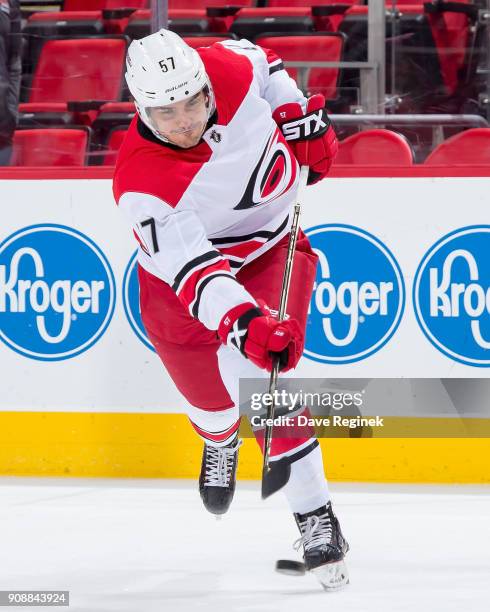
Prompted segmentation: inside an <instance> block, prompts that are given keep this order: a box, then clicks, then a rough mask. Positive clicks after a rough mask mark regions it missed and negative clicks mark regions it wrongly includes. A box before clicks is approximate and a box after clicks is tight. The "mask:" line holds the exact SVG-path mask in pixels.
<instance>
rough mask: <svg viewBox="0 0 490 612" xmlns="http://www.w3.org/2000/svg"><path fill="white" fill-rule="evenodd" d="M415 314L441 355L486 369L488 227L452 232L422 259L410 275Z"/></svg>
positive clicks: (489, 337)
mask: <svg viewBox="0 0 490 612" xmlns="http://www.w3.org/2000/svg"><path fill="white" fill-rule="evenodd" d="M413 302H414V305H415V314H416V316H417V320H418V322H419V325H420V327H421V328H422V330H423V332H424V334H425V335H426V336H427V338H428V339H429V340H430V341H431V342H432V344H433V345H434V346H435V347H436V348H437V349H439V350H440V351H441V352H442V353H444V354H445V355H447V356H448V357H450V358H451V359H454V360H455V361H459V362H460V363H464V364H466V365H471V366H479V367H489V366H490V226H489V225H480V226H471V227H464V228H462V229H458V230H456V231H454V232H451V233H450V234H447V235H446V236H444V237H443V238H441V239H440V240H439V241H438V242H436V244H435V245H434V246H433V247H432V248H431V249H429V251H428V252H427V253H426V254H425V255H424V258H423V259H422V262H421V263H420V265H419V267H418V269H417V273H416V275H415V283H414V289H413Z"/></svg>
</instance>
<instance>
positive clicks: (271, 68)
mask: <svg viewBox="0 0 490 612" xmlns="http://www.w3.org/2000/svg"><path fill="white" fill-rule="evenodd" d="M279 70H284V64H283V63H282V62H279V63H278V64H274V66H269V76H270V75H271V74H274V72H279Z"/></svg>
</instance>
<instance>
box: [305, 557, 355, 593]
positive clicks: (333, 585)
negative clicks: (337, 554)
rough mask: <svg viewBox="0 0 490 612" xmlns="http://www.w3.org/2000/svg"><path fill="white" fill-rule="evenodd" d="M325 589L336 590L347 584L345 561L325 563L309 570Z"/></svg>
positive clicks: (347, 575) (347, 576)
mask: <svg viewBox="0 0 490 612" xmlns="http://www.w3.org/2000/svg"><path fill="white" fill-rule="evenodd" d="M311 571H312V572H313V574H315V576H316V578H317V579H318V581H319V582H320V584H321V585H322V587H323V588H324V589H325V590H326V591H338V590H339V589H342V588H344V587H345V586H346V585H347V584H349V574H348V573H347V566H346V564H345V561H343V560H342V561H336V562H335V563H326V564H325V565H320V567H315V568H314V569H312V570H311Z"/></svg>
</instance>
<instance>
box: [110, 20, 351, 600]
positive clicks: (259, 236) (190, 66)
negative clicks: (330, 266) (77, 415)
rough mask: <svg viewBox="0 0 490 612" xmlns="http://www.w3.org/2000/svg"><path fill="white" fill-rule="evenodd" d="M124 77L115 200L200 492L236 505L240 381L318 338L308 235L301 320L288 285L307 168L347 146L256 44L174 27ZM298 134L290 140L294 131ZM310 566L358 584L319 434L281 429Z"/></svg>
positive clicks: (279, 449) (297, 280)
mask: <svg viewBox="0 0 490 612" xmlns="http://www.w3.org/2000/svg"><path fill="white" fill-rule="evenodd" d="M126 80H127V83H128V86H129V90H130V92H131V94H132V96H133V97H134V100H135V104H136V109H137V115H136V116H135V118H134V120H133V122H132V124H131V126H130V128H129V131H128V134H127V136H126V139H125V141H124V143H123V145H122V147H121V150H120V153H119V157H118V161H117V165H116V171H115V176H114V196H115V199H116V201H117V203H118V205H119V208H120V209H121V210H122V211H123V212H124V213H125V215H126V216H127V218H128V219H129V222H130V224H131V226H132V229H133V232H134V235H135V237H136V240H137V241H138V245H139V254H138V262H139V266H138V275H139V285H140V302H141V315H142V320H143V323H144V325H145V329H146V331H147V333H148V336H149V338H150V340H151V342H152V344H153V346H154V347H155V350H156V351H157V353H158V355H159V356H160V358H161V360H162V362H163V364H164V366H165V368H166V369H167V371H168V373H169V374H170V376H171V377H172V379H173V381H174V382H175V384H176V386H177V388H178V389H179V390H180V392H181V393H182V394H183V395H184V396H185V397H186V399H187V400H188V402H189V410H188V414H189V418H190V420H191V423H192V425H193V427H194V429H195V430H196V432H197V433H198V434H199V435H200V436H201V437H202V438H203V439H204V443H205V445H204V451H203V459H202V467H201V475H200V480H199V487H200V493H201V497H202V500H203V502H204V505H205V507H206V508H207V509H208V510H209V511H210V512H212V513H215V514H222V513H224V512H226V510H227V509H228V507H229V505H230V503H231V500H232V497H233V493H234V489H235V477H236V466H237V459H238V449H239V445H240V441H239V440H238V428H239V423H240V419H239V414H238V405H239V402H238V382H239V379H240V377H252V378H254V377H255V378H257V377H259V376H264V375H265V376H266V375H267V372H268V371H270V370H271V367H272V360H273V357H274V356H275V355H278V356H279V358H280V364H281V371H282V372H286V371H288V370H292V369H294V367H295V366H296V365H297V363H298V361H299V359H300V357H301V354H302V351H303V343H304V334H305V327H306V320H307V312H308V305H309V301H310V298H311V293H312V289H313V283H314V280H315V272H316V263H317V258H316V255H315V254H314V253H313V251H312V250H311V248H310V245H309V242H308V240H307V238H306V236H305V235H304V234H302V233H301V232H300V236H299V238H298V242H297V247H296V252H295V262H294V267H293V277H292V282H291V288H290V294H289V301H288V317H287V318H286V320H284V321H278V320H277V318H276V317H274V315H273V312H274V310H277V308H278V302H279V295H280V287H281V282H282V275H283V269H284V262H285V257H286V251H287V241H288V234H289V228H290V223H291V217H290V210H291V206H292V203H293V202H294V198H295V195H296V191H297V186H298V176H299V167H298V161H299V162H300V164H305V165H308V166H309V168H310V175H309V182H310V183H313V182H316V181H318V180H320V179H322V178H323V177H324V176H325V175H326V174H327V172H328V170H329V168H330V165H331V163H332V160H333V158H334V156H335V154H336V151H337V140H336V137H335V132H334V130H333V128H332V126H331V125H330V122H329V120H328V117H327V115H326V113H325V110H324V104H325V100H324V98H323V96H320V95H317V96H314V97H313V98H310V99H309V100H307V99H306V98H305V97H304V96H303V94H302V93H301V92H300V91H299V90H298V88H297V86H296V84H295V82H294V81H293V80H292V79H290V78H289V76H288V75H287V73H286V71H285V70H284V67H283V64H282V62H281V60H280V58H279V57H277V56H276V55H275V54H274V53H273V52H271V51H268V50H266V49H262V48H260V47H258V46H256V45H253V44H252V43H250V42H249V41H247V40H241V41H233V40H230V41H226V42H223V43H217V44H214V45H212V46H211V47H204V48H200V49H198V50H197V51H196V50H193V49H191V48H190V47H189V46H188V45H186V44H185V42H184V41H183V40H182V39H181V38H180V37H179V36H177V35H176V34H174V33H172V32H170V31H167V30H163V29H162V30H160V31H159V32H156V33H155V34H151V35H150V36H147V37H145V38H143V39H141V40H135V41H133V42H132V43H131V45H130V47H129V50H128V55H127V73H126ZM286 138H287V139H288V140H287V141H286ZM283 457H288V460H289V461H290V463H291V476H290V479H289V482H288V483H287V485H286V486H285V488H284V490H285V494H286V497H287V499H288V501H289V504H290V506H291V509H292V511H293V513H294V516H295V519H296V522H297V524H298V527H299V530H300V533H301V538H300V542H301V543H302V544H303V549H304V560H305V564H306V567H307V569H313V570H315V571H317V572H318V573H320V574H321V576H320V578H321V581H322V583H323V584H324V586H325V587H326V588H327V589H330V588H339V587H341V586H343V585H344V584H345V583H346V582H347V581H348V579H347V573H346V570H345V564H344V560H343V559H344V555H345V553H346V552H347V548H348V547H347V543H346V542H345V540H344V539H343V537H342V534H341V531H340V527H339V524H338V521H337V519H336V517H335V515H334V514H333V511H332V507H331V503H330V499H329V492H328V486H327V482H326V479H325V475H324V471H323V464H322V456H321V450H320V447H319V445H318V441H317V440H316V439H315V437H314V436H313V435H311V434H310V433H308V434H302V433H301V432H299V433H298V435H296V436H291V435H290V436H284V437H282V436H280V435H279V436H277V435H275V437H274V439H273V442H272V448H271V461H273V460H277V459H280V458H283Z"/></svg>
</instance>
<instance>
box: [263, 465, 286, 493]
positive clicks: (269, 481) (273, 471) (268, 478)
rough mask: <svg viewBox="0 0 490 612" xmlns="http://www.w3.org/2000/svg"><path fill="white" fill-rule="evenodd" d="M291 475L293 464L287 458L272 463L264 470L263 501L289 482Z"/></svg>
mask: <svg viewBox="0 0 490 612" xmlns="http://www.w3.org/2000/svg"><path fill="white" fill-rule="evenodd" d="M290 474H291V464H290V462H289V460H288V458H287V457H284V458H283V459H279V460H278V461H271V462H270V463H269V466H267V465H265V466H264V468H263V470H262V499H267V498H268V497H270V496H271V495H273V494H274V493H276V492H277V491H279V490H280V489H282V488H283V487H284V486H285V485H286V484H287V482H288V480H289V476H290Z"/></svg>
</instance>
